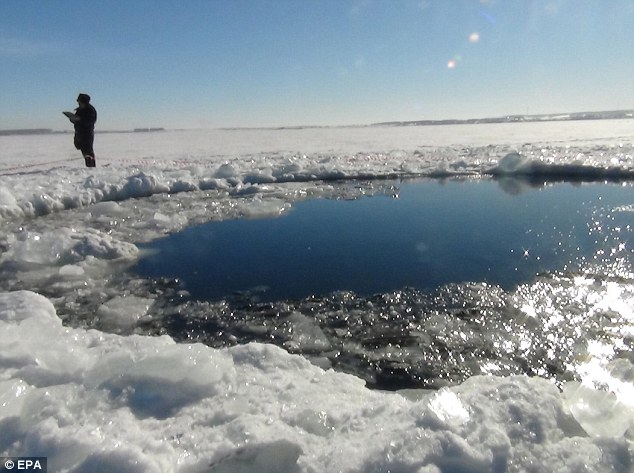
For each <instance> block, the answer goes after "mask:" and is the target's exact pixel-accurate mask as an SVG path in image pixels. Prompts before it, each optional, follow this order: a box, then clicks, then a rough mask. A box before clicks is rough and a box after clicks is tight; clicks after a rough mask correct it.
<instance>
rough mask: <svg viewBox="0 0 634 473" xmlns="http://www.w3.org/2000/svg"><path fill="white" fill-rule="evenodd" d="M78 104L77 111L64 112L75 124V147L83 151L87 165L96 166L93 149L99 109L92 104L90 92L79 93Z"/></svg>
mask: <svg viewBox="0 0 634 473" xmlns="http://www.w3.org/2000/svg"><path fill="white" fill-rule="evenodd" d="M77 104H78V105H79V106H78V107H77V108H76V109H75V113H71V112H64V115H66V116H67V117H68V119H69V120H70V121H71V122H72V123H73V125H75V140H74V141H75V148H77V149H78V150H80V151H81V154H82V155H83V156H84V160H85V161H86V166H87V167H89V168H94V167H95V166H96V165H97V163H96V162H95V151H94V150H93V143H94V141H95V122H96V121H97V110H95V107H93V106H92V105H90V95H88V94H79V96H78V97H77Z"/></svg>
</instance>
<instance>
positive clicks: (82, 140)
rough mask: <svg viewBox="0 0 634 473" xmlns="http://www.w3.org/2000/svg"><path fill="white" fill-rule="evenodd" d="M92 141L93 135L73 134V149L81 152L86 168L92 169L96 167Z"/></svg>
mask: <svg viewBox="0 0 634 473" xmlns="http://www.w3.org/2000/svg"><path fill="white" fill-rule="evenodd" d="M94 141H95V135H94V134H93V133H90V134H88V133H86V134H80V133H76V134H75V148H77V149H78V150H79V151H81V154H82V155H83V156H84V160H85V161H86V166H87V167H89V168H94V167H95V166H96V163H95V151H94V150H93V147H92V146H93V143H94Z"/></svg>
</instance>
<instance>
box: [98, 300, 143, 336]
mask: <svg viewBox="0 0 634 473" xmlns="http://www.w3.org/2000/svg"><path fill="white" fill-rule="evenodd" d="M153 302H154V301H153V300H152V299H146V298H143V297H136V296H126V297H115V298H114V299H111V300H109V301H108V302H106V303H104V304H102V305H101V306H100V307H99V309H98V310H97V316H98V317H99V321H98V325H99V327H101V328H103V329H106V330H110V331H112V330H117V329H119V330H128V329H130V328H131V327H134V326H135V325H136V324H137V322H138V321H139V320H140V319H141V318H143V317H144V316H145V315H147V312H148V309H149V308H150V306H151V305H152V303H153Z"/></svg>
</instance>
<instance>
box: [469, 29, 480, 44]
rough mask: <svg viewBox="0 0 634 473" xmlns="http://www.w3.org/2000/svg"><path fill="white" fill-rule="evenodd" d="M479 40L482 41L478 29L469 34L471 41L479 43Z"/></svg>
mask: <svg viewBox="0 0 634 473" xmlns="http://www.w3.org/2000/svg"><path fill="white" fill-rule="evenodd" d="M478 41H480V33H478V32H477V31H474V32H473V33H471V34H470V35H469V42H471V43H477V42H478Z"/></svg>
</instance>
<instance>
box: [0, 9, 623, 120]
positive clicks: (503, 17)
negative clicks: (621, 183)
mask: <svg viewBox="0 0 634 473" xmlns="http://www.w3.org/2000/svg"><path fill="white" fill-rule="evenodd" d="M632 25H634V0H127V1H122V0H100V1H97V0H39V1H35V0H2V1H1V2H0V71H1V72H0V129H11V128H37V127H44V128H53V129H64V128H66V127H68V123H67V122H65V120H66V119H65V118H64V117H63V116H62V115H61V113H60V112H61V111H62V110H68V109H72V108H74V106H76V105H75V98H76V96H77V94H78V93H79V92H86V93H89V94H90V95H91V96H92V98H93V104H94V105H95V107H97V110H98V112H99V122H98V127H99V128H101V129H104V130H117V129H129V128H135V127H154V126H161V127H166V128H200V127H204V128H215V127H231V126H243V127H259V126H293V125H347V124H368V123H374V122H381V121H392V120H399V121H400V120H422V119H445V118H478V117H490V116H501V115H506V114H521V113H531V114H533V113H535V114H536V113H556V112H567V111H588V110H610V109H629V108H634V49H632V48H633V46H632V45H634V27H633V26H632Z"/></svg>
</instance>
